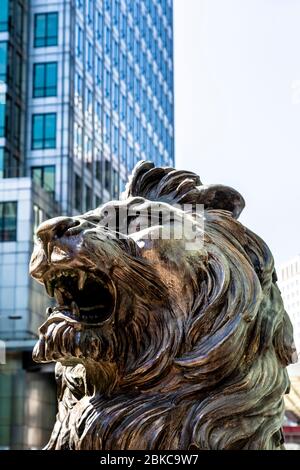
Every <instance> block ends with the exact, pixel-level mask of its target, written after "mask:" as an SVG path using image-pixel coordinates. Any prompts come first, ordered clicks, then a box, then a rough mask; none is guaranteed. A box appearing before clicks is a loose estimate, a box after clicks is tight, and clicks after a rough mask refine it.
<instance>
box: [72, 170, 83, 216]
mask: <svg viewBox="0 0 300 470" xmlns="http://www.w3.org/2000/svg"><path fill="white" fill-rule="evenodd" d="M74 186H75V191H74V193H75V201H74V202H75V204H74V205H75V209H77V210H78V211H79V212H80V211H81V197H82V179H81V178H80V176H78V175H77V174H76V173H75V178H74Z"/></svg>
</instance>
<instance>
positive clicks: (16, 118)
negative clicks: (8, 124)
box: [13, 103, 21, 148]
mask: <svg viewBox="0 0 300 470" xmlns="http://www.w3.org/2000/svg"><path fill="white" fill-rule="evenodd" d="M20 135H21V108H20V106H19V105H18V104H17V103H14V104H13V139H14V143H15V145H16V147H17V148H19V144H20Z"/></svg>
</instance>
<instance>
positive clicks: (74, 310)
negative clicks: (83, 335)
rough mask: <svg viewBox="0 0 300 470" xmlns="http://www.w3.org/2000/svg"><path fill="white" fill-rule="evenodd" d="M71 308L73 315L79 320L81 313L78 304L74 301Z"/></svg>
mask: <svg viewBox="0 0 300 470" xmlns="http://www.w3.org/2000/svg"><path fill="white" fill-rule="evenodd" d="M71 308H72V314H73V315H74V317H75V318H79V317H80V311H79V308H78V305H77V303H76V302H74V300H73V302H72V303H71Z"/></svg>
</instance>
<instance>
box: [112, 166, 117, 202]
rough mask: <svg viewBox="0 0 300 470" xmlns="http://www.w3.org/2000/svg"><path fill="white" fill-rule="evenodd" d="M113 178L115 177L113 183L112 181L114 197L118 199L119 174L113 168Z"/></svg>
mask: <svg viewBox="0 0 300 470" xmlns="http://www.w3.org/2000/svg"><path fill="white" fill-rule="evenodd" d="M112 177H113V181H112V183H113V184H112V186H113V188H112V189H113V197H116V198H117V197H118V196H119V174H118V172H117V170H115V169H114V168H113V174H112Z"/></svg>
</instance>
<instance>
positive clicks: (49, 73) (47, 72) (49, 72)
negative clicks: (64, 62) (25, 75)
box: [33, 62, 57, 98]
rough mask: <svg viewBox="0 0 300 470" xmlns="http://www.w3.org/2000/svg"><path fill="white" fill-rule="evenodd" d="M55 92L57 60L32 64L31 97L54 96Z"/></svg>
mask: <svg viewBox="0 0 300 470" xmlns="http://www.w3.org/2000/svg"><path fill="white" fill-rule="evenodd" d="M56 93H57V62H47V63H43V64H34V66H33V97H34V98H38V97H41V96H42V97H46V96H56Z"/></svg>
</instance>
